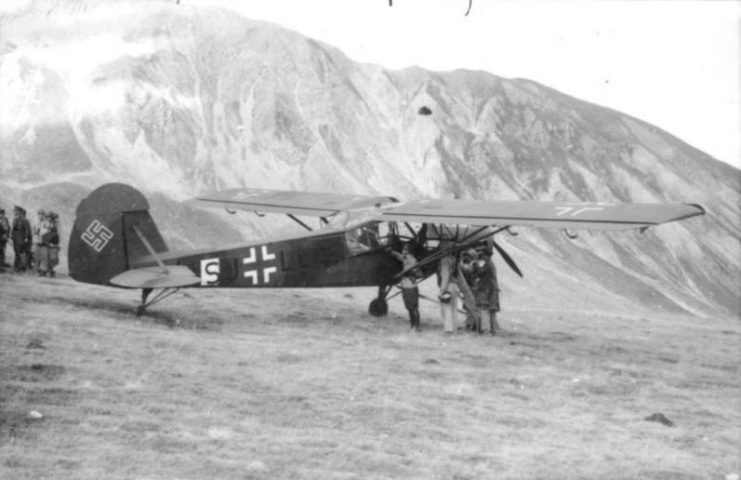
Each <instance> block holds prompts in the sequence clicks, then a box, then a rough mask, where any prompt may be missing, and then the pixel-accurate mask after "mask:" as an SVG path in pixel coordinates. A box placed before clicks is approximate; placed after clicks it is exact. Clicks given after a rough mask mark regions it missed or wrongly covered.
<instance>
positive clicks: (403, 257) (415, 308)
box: [391, 243, 422, 332]
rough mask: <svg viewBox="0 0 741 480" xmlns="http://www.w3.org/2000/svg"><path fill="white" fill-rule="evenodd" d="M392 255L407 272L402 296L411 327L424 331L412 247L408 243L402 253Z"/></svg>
mask: <svg viewBox="0 0 741 480" xmlns="http://www.w3.org/2000/svg"><path fill="white" fill-rule="evenodd" d="M391 254H392V255H393V256H394V257H396V258H397V259H398V260H400V261H401V262H402V264H403V267H402V268H403V269H404V270H406V271H407V273H406V274H405V275H404V276H403V277H402V279H401V282H400V286H401V296H402V298H403V299H404V306H405V307H406V309H407V311H408V312H409V326H410V327H411V328H412V329H413V330H415V331H417V332H419V331H420V330H421V329H422V326H421V320H420V316H419V288H417V279H416V277H415V273H416V272H415V271H414V269H413V267H414V266H415V265H416V264H417V259H416V258H415V256H414V255H413V254H412V246H411V245H410V244H408V243H405V244H404V248H403V249H402V251H401V253H399V252H395V251H393V250H391Z"/></svg>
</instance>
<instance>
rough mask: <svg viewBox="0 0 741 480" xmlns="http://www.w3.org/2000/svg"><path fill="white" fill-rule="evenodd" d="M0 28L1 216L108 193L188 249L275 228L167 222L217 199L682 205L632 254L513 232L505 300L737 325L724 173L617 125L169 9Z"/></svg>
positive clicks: (494, 85)
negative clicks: (136, 197)
mask: <svg viewBox="0 0 741 480" xmlns="http://www.w3.org/2000/svg"><path fill="white" fill-rule="evenodd" d="M0 26H1V27H2V37H1V41H0V98H2V99H3V102H2V103H3V107H2V109H0V127H1V128H2V130H0V189H1V190H0V202H2V204H3V205H6V206H7V205H9V204H11V203H12V202H25V205H27V206H29V207H32V208H35V207H37V206H45V205H56V204H57V202H58V201H61V200H60V199H70V200H66V201H67V202H68V203H69V204H70V205H72V204H74V203H75V202H73V201H72V199H77V198H81V197H82V196H83V195H84V192H87V191H89V190H90V189H92V188H94V187H96V186H98V185H99V184H101V183H104V182H108V181H121V182H126V183H130V184H132V185H134V186H136V187H137V188H139V189H141V190H143V191H144V192H145V193H147V194H148V195H155V198H158V199H159V201H158V205H159V206H157V209H159V208H160V207H161V208H162V212H164V213H158V212H157V211H155V215H160V218H161V219H160V220H159V223H160V224H161V225H162V226H163V231H164V232H165V235H166V236H168V234H169V235H170V236H171V237H175V238H176V240H175V242H176V246H178V247H183V248H185V247H190V246H194V245H195V244H209V245H212V244H216V243H218V242H220V241H223V240H224V238H228V239H229V241H231V242H236V241H239V239H240V238H241V236H243V235H245V234H246V233H249V234H251V235H260V236H269V235H273V234H275V233H276V232H277V231H283V230H284V229H285V225H283V224H278V223H275V222H268V223H260V222H255V221H254V220H253V219H246V220H245V219H240V220H237V219H235V218H234V217H228V216H226V215H222V214H219V215H217V214H211V213H197V214H196V213H195V212H194V211H192V210H187V211H186V210H181V209H185V208H186V207H182V206H180V205H179V204H177V203H176V202H175V201H176V200H182V199H185V198H188V197H189V196H192V195H194V194H195V193H197V192H199V191H202V190H206V189H215V188H226V187H240V186H246V187H256V186H259V187H272V188H284V189H298V190H307V191H337V192H357V193H383V194H389V195H394V196H396V197H398V198H401V199H402V200H408V199H415V198H421V197H459V198H481V199H506V200H512V199H528V200H529V199H537V200H554V199H555V200H562V201H605V202H664V201H669V202H688V203H699V204H702V205H703V206H704V207H705V208H706V210H707V215H706V216H704V217H702V218H696V219H691V220H688V221H684V222H679V223H674V224H669V225H664V226H660V227H658V228H653V229H650V230H649V231H648V232H645V233H643V234H638V233H634V232H629V233H617V234H613V233H610V234H606V233H582V234H581V235H580V237H579V238H577V239H576V240H570V239H568V238H566V237H565V236H564V235H562V234H561V232H556V231H548V230H535V229H521V230H518V231H520V232H521V233H522V234H521V235H519V236H518V237H516V238H511V237H510V238H503V239H502V242H503V243H504V244H505V246H506V247H507V249H508V250H510V253H511V254H512V255H513V256H514V257H516V259H517V261H518V263H520V264H521V267H523V268H524V270H525V275H526V278H525V279H524V280H522V279H519V278H518V277H514V276H513V275H512V274H511V273H510V272H509V271H507V270H505V269H506V267H505V266H504V265H503V263H502V262H499V264H500V265H501V266H502V267H501V268H500V270H501V275H502V283H503V285H504V295H505V298H507V297H509V298H510V299H511V300H510V301H511V302H512V303H515V304H516V303H525V302H526V303H527V304H528V305H531V306H535V307H537V306H539V305H544V306H553V305H557V306H561V307H562V308H563V309H564V310H565V311H568V310H573V309H595V310H599V309H617V308H635V309H646V310H648V311H662V310H665V311H677V310H684V311H689V312H691V313H694V314H697V315H700V316H709V315H715V314H723V315H728V314H731V315H738V314H739V313H740V308H739V298H738V287H739V285H740V284H741V268H740V262H739V259H740V257H741V251H740V248H739V241H738V239H739V237H741V225H739V218H741V216H740V215H739V214H740V212H739V199H740V198H741V196H740V193H741V192H740V190H741V189H740V186H739V178H740V177H739V170H738V169H735V168H733V167H731V166H728V165H726V164H724V163H721V162H719V161H717V160H715V159H713V158H711V157H710V156H708V155H707V154H705V153H703V152H701V151H699V150H697V149H695V148H693V147H691V146H690V145H687V144H686V143H684V142H682V141H681V140H680V139H678V138H676V137H673V136H672V135H670V134H668V133H667V132H664V131H662V130H661V129H659V128H657V127H655V126H652V125H649V124H647V123H646V122H643V121H641V120H639V119H636V118H633V117H631V116H629V115H626V114H623V113H620V112H617V111H614V110H610V109H607V108H604V107H600V106H597V105H594V104H590V103H587V102H584V101H581V100H579V99H576V98H573V97H570V96H568V95H564V94H563V93H560V92H558V91H555V90H553V89H551V88H548V87H546V86H544V85H540V84H538V83H536V82H533V81H529V80H524V79H505V78H500V77H497V76H495V75H492V74H490V73H487V72H474V71H464V70H456V71H452V72H430V71H426V70H423V69H420V68H408V69H404V70H401V71H392V70H388V69H385V68H383V67H381V66H378V65H369V64H359V63H356V62H353V61H352V60H350V59H349V58H347V57H346V56H345V55H343V54H342V52H340V51H339V50H337V49H336V48H334V47H331V46H329V45H326V44H324V43H322V42H319V41H316V40H312V39H309V38H306V37H304V36H302V35H300V34H298V33H295V32H291V31H288V30H286V29H284V28H281V27H279V26H276V25H271V24H267V23H262V22H256V21H252V20H248V19H245V18H243V17H241V16H239V15H237V14H235V13H234V12H230V11H227V10H220V9H202V8H200V9H199V8H192V7H189V6H187V5H175V4H174V3H172V2H170V3H164V2H135V1H117V2H60V1H46V2H44V1H37V2H33V3H31V4H29V6H28V7H26V8H21V9H18V10H17V11H15V12H14V13H13V14H12V15H10V14H8V15H5V16H4V17H2V18H0ZM677 108H681V99H678V101H677ZM31 192H32V193H31ZM61 204H64V205H66V204H67V203H64V202H61ZM64 214H65V218H67V219H70V218H71V208H68V209H67V210H66V211H64ZM178 216H179V218H178V221H175V222H173V221H172V220H174V219H175V217H178ZM227 219H228V220H227ZM168 222H169V223H168ZM67 231H69V230H67Z"/></svg>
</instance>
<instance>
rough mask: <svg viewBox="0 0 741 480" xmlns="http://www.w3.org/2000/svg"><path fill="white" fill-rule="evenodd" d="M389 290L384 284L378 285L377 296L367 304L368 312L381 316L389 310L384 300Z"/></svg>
mask: <svg viewBox="0 0 741 480" xmlns="http://www.w3.org/2000/svg"><path fill="white" fill-rule="evenodd" d="M389 290H390V289H389V288H388V287H386V286H379V287H378V297H377V298H374V299H373V300H372V301H371V302H370V305H368V313H370V314H371V315H372V316H374V317H383V316H385V315H386V314H387V313H388V312H389V304H388V303H387V302H386V295H387V294H388V292H389Z"/></svg>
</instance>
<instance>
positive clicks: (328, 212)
mask: <svg viewBox="0 0 741 480" xmlns="http://www.w3.org/2000/svg"><path fill="white" fill-rule="evenodd" d="M187 203H189V204H192V205H196V206H202V207H212V208H213V207H217V208H226V209H239V210H247V211H256V212H269V213H287V214H294V215H307V216H315V217H331V216H333V215H336V214H338V213H340V212H345V211H348V210H355V209H364V208H380V209H381V210H380V211H379V212H378V217H377V218H378V219H380V220H385V221H403V222H419V223H439V224H459V225H481V226H487V225H501V226H505V225H511V226H532V227H541V228H568V229H587V230H627V229H633V228H643V227H650V226H652V225H659V224H662V223H667V222H673V221H677V220H684V219H687V218H691V217H695V216H698V215H704V214H705V209H704V208H703V207H702V206H700V205H697V204H689V203H625V204H610V203H578V202H539V201H494V200H455V199H428V200H417V201H413V202H408V203H399V201H398V200H397V199H396V198H394V197H390V196H368V195H349V194H342V193H314V192H295V191H290V190H267V189H252V188H236V189H229V190H222V191H216V192H209V193H204V194H201V195H199V196H198V197H196V198H194V199H192V200H189V201H188V202H187Z"/></svg>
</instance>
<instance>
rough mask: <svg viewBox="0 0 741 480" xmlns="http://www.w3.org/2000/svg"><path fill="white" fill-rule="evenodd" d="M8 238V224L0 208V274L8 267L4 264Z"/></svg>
mask: <svg viewBox="0 0 741 480" xmlns="http://www.w3.org/2000/svg"><path fill="white" fill-rule="evenodd" d="M8 238H10V222H9V221H8V217H6V216H5V209H4V208H0V272H4V271H5V267H9V266H10V265H9V264H7V263H6V262H5V246H6V245H7V244H8Z"/></svg>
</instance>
